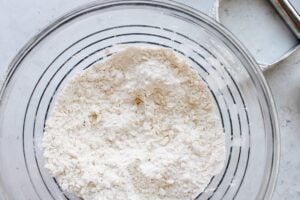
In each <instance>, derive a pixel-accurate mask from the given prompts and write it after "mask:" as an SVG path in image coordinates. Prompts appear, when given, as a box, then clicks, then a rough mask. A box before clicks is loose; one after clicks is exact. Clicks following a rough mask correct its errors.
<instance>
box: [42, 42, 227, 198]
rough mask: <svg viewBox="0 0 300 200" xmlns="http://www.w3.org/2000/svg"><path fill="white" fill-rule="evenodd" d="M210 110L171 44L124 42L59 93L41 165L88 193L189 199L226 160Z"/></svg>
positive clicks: (65, 184)
mask: <svg viewBox="0 0 300 200" xmlns="http://www.w3.org/2000/svg"><path fill="white" fill-rule="evenodd" d="M215 113H216V112H215V107H214V104H213V100H212V98H211V95H210V92H209V90H208V88H207V86H206V85H205V83H204V82H203V81H202V80H201V78H200V76H199V75H198V74H197V72H196V71H195V70H194V69H192V68H191V67H190V66H188V65H187V64H186V63H185V62H184V60H183V59H181V58H178V57H177V55H175V53H174V52H173V51H172V50H167V49H150V48H137V47H129V48H127V49H125V50H122V51H120V52H119V53H116V54H114V55H113V56H111V57H110V58H109V59H107V60H106V61H104V62H100V63H96V64H95V65H93V66H92V67H90V68H88V69H87V70H84V71H82V72H81V73H78V74H77V75H75V76H74V77H73V78H72V79H71V80H70V81H69V82H68V84H67V85H66V86H65V88H64V89H63V90H62V92H61V93H60V95H59V96H58V97H57V100H56V103H55V105H54V108H53V109H52V112H51V114H50V116H49V117H48V119H47V121H46V127H45V132H44V138H43V144H42V146H43V149H44V157H45V159H46V166H45V167H46V168H47V169H49V171H50V172H51V174H52V175H53V176H54V177H56V179H57V181H58V183H59V185H60V186H61V188H62V189H63V190H65V191H67V192H71V193H73V194H75V195H77V196H79V197H81V198H83V199H85V200H126V199H128V200H160V199H163V200H193V199H194V198H195V197H196V196H197V195H198V194H199V193H200V192H201V191H203V189H204V188H205V187H206V186H207V184H208V183H209V181H210V179H211V178H212V177H213V176H214V175H216V174H218V173H219V172H220V171H221V170H222V167H223V164H224V160H225V144H224V133H223V129H222V126H221V122H220V119H219V118H218V117H217V115H216V114H215Z"/></svg>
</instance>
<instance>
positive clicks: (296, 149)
mask: <svg viewBox="0 0 300 200" xmlns="http://www.w3.org/2000/svg"><path fill="white" fill-rule="evenodd" d="M240 1H248V2H250V1H249V0H240ZM255 1H257V2H259V1H262V0H255ZM86 2H89V0H64V1H60V0H51V1H39V0H22V1H18V0H0V16H1V17H0V25H1V31H0V51H1V53H0V80H1V77H2V78H3V76H4V74H5V71H6V68H7V66H8V65H9V63H10V62H11V60H12V59H13V57H14V56H15V55H16V54H17V52H18V51H19V50H20V49H21V48H22V46H23V45H24V44H25V43H26V42H27V41H28V40H29V39H30V38H31V37H32V36H34V35H35V34H37V33H38V32H39V31H40V30H41V29H42V28H43V27H45V26H46V25H48V24H49V23H50V22H51V21H53V20H54V19H56V18H58V17H59V16H61V15H63V14H64V13H65V12H67V11H70V10H72V9H74V8H76V7H78V6H79V5H82V4H83V3H86ZM185 2H186V3H188V4H191V3H195V4H196V5H197V6H200V9H201V6H202V7H203V8H202V9H206V8H204V7H207V5H205V0H198V1H195V0H194V1H192V0H188V1H185ZM231 2H232V1H231ZM234 2H237V3H238V0H235V1H234ZM198 8H199V7H198ZM225 9H227V8H225ZM225 12H227V14H228V12H230V10H229V11H228V9H227V10H225ZM250 17H251V16H250ZM238 31H240V32H241V35H242V36H243V31H245V30H243V29H239V30H238ZM264 74H265V76H266V79H267V81H268V82H269V84H270V87H271V90H272V92H273V95H274V99H275V103H276V105H277V110H278V114H279V123H280V127H281V166H280V172H279V177H278V183H277V187H276V190H275V193H274V196H273V199H274V200H285V199H287V200H298V199H300V156H299V154H300V132H299V130H300V50H298V51H296V52H295V53H293V54H292V55H291V56H289V57H288V58H287V59H286V60H284V61H283V62H280V63H279V64H277V65H276V66H274V67H272V68H271V69H269V70H268V71H266V72H264ZM0 83H1V82H0Z"/></svg>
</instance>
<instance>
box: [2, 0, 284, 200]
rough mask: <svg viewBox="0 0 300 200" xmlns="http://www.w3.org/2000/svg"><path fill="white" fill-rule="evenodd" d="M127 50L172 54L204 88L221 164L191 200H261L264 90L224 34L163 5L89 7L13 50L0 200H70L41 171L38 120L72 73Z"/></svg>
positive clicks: (268, 126) (265, 188)
mask: <svg viewBox="0 0 300 200" xmlns="http://www.w3.org/2000/svg"><path fill="white" fill-rule="evenodd" d="M126 45H127V46H128V45H135V46H149V47H165V48H172V49H174V50H175V51H176V52H177V53H178V54H179V55H181V56H184V57H186V59H187V60H188V62H189V64H190V65H191V66H192V67H194V68H195V69H197V70H198V72H199V74H200V76H201V77H202V79H203V80H204V81H205V82H206V83H207V85H208V87H209V88H210V91H211V93H212V95H213V97H214V100H215V103H216V106H217V108H218V112H219V115H220V117H221V119H222V123H223V127H224V130H225V137H226V148H227V159H226V163H225V166H224V169H223V171H222V172H221V173H220V174H219V175H217V176H215V177H213V178H212V179H211V182H210V183H209V185H208V186H207V188H206V189H205V191H204V192H202V193H200V194H199V196H198V199H242V200H247V199H269V198H270V197H271V194H272V192H273V189H274V185H275V182H276V176H277V170H278V164H279V132H278V122H277V118H276V112H275V108H274V104H273V100H272V97H271V95H270V91H269V89H268V86H267V84H266V81H265V79H264V78H263V76H262V73H261V71H260V69H259V67H258V65H257V64H256V62H255V61H254V60H253V58H252V57H251V56H250V55H249V53H248V52H247V51H246V50H245V48H243V47H242V46H241V44H240V43H239V42H238V41H237V40H236V39H234V38H233V37H232V35H231V34H230V33H229V32H228V31H227V30H226V29H225V28H223V27H222V26H221V25H219V24H218V23H217V22H215V21H214V20H213V19H210V18H209V17H207V16H205V15H204V14H201V13H199V12H197V11H195V10H193V9H191V8H188V7H185V6H183V5H181V4H177V3H174V2H170V1H168V2H165V3H163V2H156V1H113V2H105V3H99V2H98V3H94V4H90V5H87V6H85V7H82V8H80V9H78V10H75V11H73V12H71V13H70V14H67V15H65V16H64V17H62V18H61V19H59V20H57V21H56V22H55V23H53V24H52V25H50V26H49V27H48V28H46V29H45V30H44V31H42V32H41V33H40V34H39V35H38V36H36V37H35V38H33V39H32V40H31V41H30V42H29V43H28V45H26V46H25V47H24V49H22V50H21V52H20V53H19V54H18V55H17V56H16V58H15V59H14V61H13V62H12V64H11V66H10V69H9V74H8V76H7V78H6V81H5V83H4V86H3V87H2V88H1V91H0V99H1V104H0V199H1V197H2V198H3V199H9V200H12V199H16V200H21V199H30V200H36V199H42V200H48V199H49V200H52V199H77V198H76V197H74V196H72V195H71V194H67V193H64V192H63V191H62V190H61V188H60V187H59V186H58V184H57V182H56V180H55V179H53V178H52V177H51V176H50V175H49V173H48V171H47V170H46V169H45V168H44V167H43V166H44V160H43V156H42V154H43V151H42V148H41V146H40V143H41V138H42V136H43V128H44V123H45V119H46V118H47V114H48V112H49V110H51V107H52V105H53V102H54V100H55V97H56V95H57V94H58V93H59V90H61V88H62V87H63V85H64V84H65V83H66V81H67V80H68V79H69V78H70V77H71V76H72V75H73V74H74V73H76V72H77V71H80V70H84V69H85V68H87V67H89V66H91V65H92V64H93V63H95V62H97V61H99V60H101V59H105V58H107V57H109V56H110V55H112V54H113V53H115V52H117V51H119V50H120V49H121V47H123V46H126Z"/></svg>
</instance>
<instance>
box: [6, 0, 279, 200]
mask: <svg viewBox="0 0 300 200" xmlns="http://www.w3.org/2000/svg"><path fill="white" fill-rule="evenodd" d="M128 4H130V5H149V6H155V5H159V6H162V7H164V8H171V9H173V10H176V11H179V12H184V13H185V14H188V15H189V16H191V17H193V18H196V19H198V20H199V19H201V20H202V21H203V20H204V21H205V22H206V23H207V24H208V25H210V26H212V27H213V28H214V29H216V30H217V31H218V32H220V33H222V35H223V36H224V37H225V38H226V39H227V40H228V41H229V42H230V43H231V44H232V45H233V46H234V48H236V49H237V50H238V51H239V52H240V53H241V54H242V56H243V57H244V58H245V59H246V60H247V61H248V62H249V64H250V65H251V67H252V70H253V71H254V73H255V75H256V78H257V80H258V81H259V84H260V86H261V87H262V91H263V93H264V98H265V100H266V103H267V106H268V109H269V111H270V112H269V117H270V121H271V124H272V133H273V134H274V135H273V138H274V141H273V155H272V163H273V165H272V167H271V169H270V170H271V172H270V176H269V178H268V180H267V181H266V180H265V182H266V183H265V184H264V185H265V186H264V187H263V188H261V189H260V190H259V194H258V196H257V197H256V198H257V199H271V198H272V194H273V192H274V190H275V187H276V183H277V177H278V172H279V165H280V130H279V123H278V116H277V111H276V106H275V103H274V99H273V96H272V93H271V90H270V87H269V85H268V83H267V81H266V79H265V77H264V75H263V73H262V71H261V68H260V67H259V65H258V63H257V62H256V60H255V59H254V57H253V56H252V54H251V53H250V52H249V51H248V49H247V48H246V47H245V46H244V45H243V44H242V43H241V42H240V41H239V40H238V39H237V38H236V37H235V36H234V34H233V33H231V32H230V31H229V30H228V29H227V28H225V27H224V26H223V25H222V24H220V23H218V22H217V21H216V20H215V19H213V18H211V17H209V16H208V15H207V14H205V13H202V12H201V11H199V10H196V9H194V8H192V7H190V6H188V5H185V4H183V3H180V2H176V1H173V0H160V1H157V0H103V1H101V2H99V1H95V2H91V3H88V4H83V5H81V6H79V7H77V8H76V9H74V10H72V11H69V12H67V13H66V14H64V15H62V16H61V17H59V18H58V19H56V20H55V21H53V22H52V23H50V24H49V25H47V26H46V27H45V28H43V29H41V31H40V32H39V33H38V34H36V35H35V36H33V37H32V38H31V39H30V40H29V41H28V42H27V43H26V44H25V45H24V46H23V47H22V48H21V49H20V50H19V52H18V53H17V54H16V56H15V57H14V58H13V60H12V61H11V62H10V64H9V65H8V68H7V74H6V75H5V78H4V81H3V83H2V85H1V87H0V105H1V104H2V102H3V94H4V93H5V90H6V86H7V85H8V83H9V81H10V79H11V77H12V76H13V74H14V72H15V70H16V69H17V67H18V65H19V64H20V63H21V62H22V60H23V59H24V58H25V57H26V56H27V54H28V53H29V52H30V51H31V50H32V49H33V48H34V47H35V46H37V45H38V44H39V43H40V42H41V41H42V40H43V39H44V38H45V37H47V36H48V35H49V34H51V33H52V32H53V31H54V30H55V29H56V28H58V27H60V26H62V25H63V24H65V23H66V22H68V21H70V20H72V19H74V18H76V17H78V16H79V15H81V14H84V13H88V12H91V11H94V10H98V9H100V8H102V9H103V8H105V7H111V6H120V5H128ZM5 196H6V195H5V192H4V191H3V187H2V183H1V180H0V199H8V198H5Z"/></svg>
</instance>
